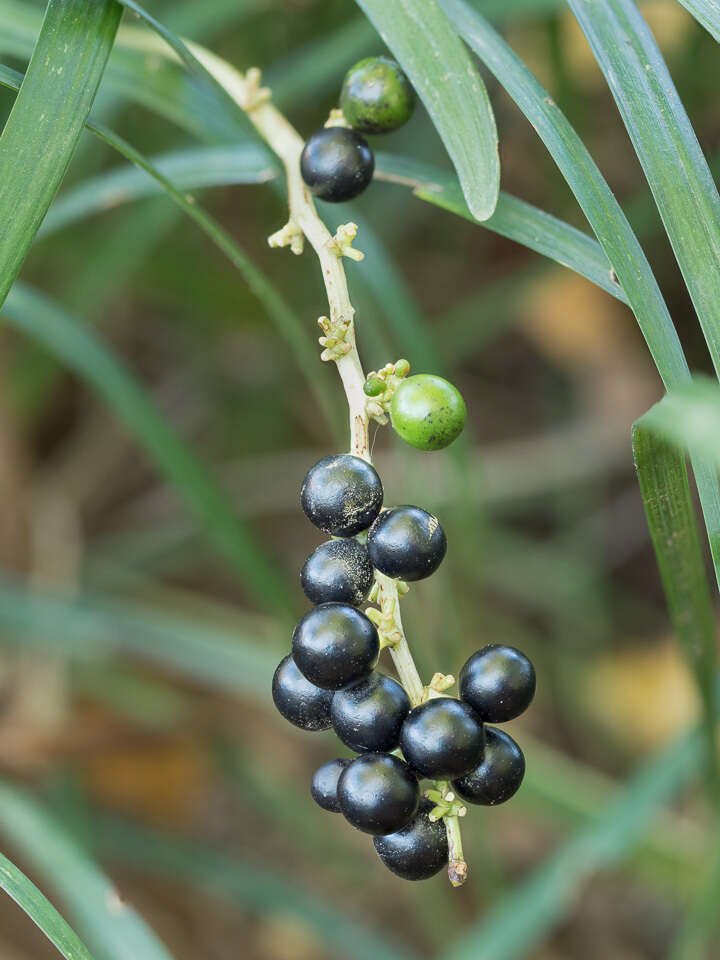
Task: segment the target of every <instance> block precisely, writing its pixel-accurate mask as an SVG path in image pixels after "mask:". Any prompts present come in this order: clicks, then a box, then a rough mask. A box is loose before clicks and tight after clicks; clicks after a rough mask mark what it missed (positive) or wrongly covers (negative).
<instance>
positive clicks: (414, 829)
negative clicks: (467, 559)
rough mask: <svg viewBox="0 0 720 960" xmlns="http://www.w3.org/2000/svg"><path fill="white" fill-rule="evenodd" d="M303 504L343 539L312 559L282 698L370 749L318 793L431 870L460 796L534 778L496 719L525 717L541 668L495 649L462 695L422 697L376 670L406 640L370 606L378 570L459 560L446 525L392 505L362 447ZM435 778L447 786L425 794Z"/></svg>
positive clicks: (321, 465)
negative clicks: (381, 626)
mask: <svg viewBox="0 0 720 960" xmlns="http://www.w3.org/2000/svg"><path fill="white" fill-rule="evenodd" d="M301 503H302V507H303V510H304V511H305V514H306V515H307V517H308V518H309V519H310V520H311V521H312V522H313V523H314V524H315V526H317V527H319V528H320V529H321V530H322V531H323V532H324V533H326V534H329V535H331V536H332V537H335V538H338V539H333V540H328V541H327V542H326V543H323V544H322V545H321V546H319V547H318V548H317V549H316V550H315V551H314V552H313V553H312V554H311V555H310V557H309V558H308V560H307V561H306V563H305V565H304V567H303V570H302V574H301V583H302V587H303V590H304V591H305V594H306V595H307V597H308V599H309V600H310V601H311V602H312V603H313V604H314V606H313V607H312V609H311V610H310V611H309V612H308V613H306V614H305V616H303V617H302V619H301V620H300V621H299V623H298V624H297V626H296V627H295V630H294V632H293V637H292V652H291V653H290V654H289V655H288V656H286V657H285V658H284V659H283V660H282V661H281V663H280V664H279V666H278V668H277V670H276V671H275V676H274V678H273V686H272V693H273V700H274V702H275V705H276V706H277V708H278V710H279V711H280V713H281V714H282V715H283V716H284V717H285V718H286V719H287V720H289V721H290V722H291V723H293V724H295V725H296V726H297V727H300V728H301V729H303V730H325V729H328V728H329V727H332V728H333V729H334V731H335V733H336V734H337V736H338V737H339V739H340V740H341V741H342V743H343V744H345V746H346V747H349V748H350V750H352V751H353V752H354V753H355V754H357V756H355V757H354V758H353V759H345V758H337V759H334V760H330V761H329V762H328V763H326V764H324V765H323V766H322V767H320V769H319V770H317V771H316V773H315V774H314V776H313V779H312V788H311V792H312V796H313V798H314V799H315V801H316V802H317V803H318V804H319V805H320V806H321V807H323V808H324V809H325V810H329V811H331V812H334V813H342V814H343V815H344V817H345V818H346V819H347V820H348V821H349V822H350V823H351V824H352V825H353V826H354V827H356V828H357V829H358V830H361V831H363V832H365V833H368V834H371V835H372V836H373V837H374V844H375V849H376V850H377V853H378V855H379V857H380V859H381V860H382V862H383V863H385V864H386V866H387V867H388V868H389V869H390V870H392V871H393V872H394V873H396V874H397V875H398V876H401V877H404V878H405V879H408V880H421V879H425V878H427V877H431V876H433V874H435V873H437V872H438V871H439V870H440V869H442V867H443V866H444V865H445V864H446V863H447V862H448V840H447V833H446V828H445V824H444V822H443V817H446V816H457V815H458V814H460V813H462V812H463V811H464V808H463V807H462V806H461V804H460V803H459V801H457V799H456V795H457V796H458V797H460V798H462V800H463V801H465V802H467V803H474V804H485V805H494V804H498V803H502V802H504V801H505V800H508V799H509V798H510V797H511V796H512V795H513V794H514V793H515V791H516V790H517V789H518V787H519V786H520V782H521V781H522V778H523V774H524V770H525V761H524V757H523V754H522V752H521V750H520V748H519V747H518V745H517V744H516V743H515V741H514V740H513V739H512V738H511V737H509V736H508V735H507V734H506V733H504V732H502V731H501V730H498V729H496V728H495V727H491V726H486V724H488V723H504V722H506V721H507V720H512V719H513V718H514V717H517V716H518V715H519V714H520V713H522V711H523V710H525V708H526V707H527V706H528V705H529V703H530V701H531V700H532V697H533V694H534V692H535V673H534V670H533V667H532V664H531V663H530V661H529V660H528V659H527V657H525V656H524V655H523V654H522V653H520V652H519V651H518V650H515V649H513V648H512V647H507V646H500V645H491V646H487V647H484V648H483V649H481V650H478V651H477V652H476V653H474V654H473V656H471V657H470V659H469V660H468V661H467V662H466V663H465V665H464V666H463V668H462V670H461V672H460V679H459V688H460V698H459V699H455V698H452V697H449V696H444V695H439V694H438V692H437V691H436V690H433V689H429V688H426V690H425V698H424V700H423V701H422V702H420V703H416V704H413V703H411V701H410V698H409V697H408V694H407V693H406V691H405V689H404V688H403V687H402V686H401V685H400V684H399V683H398V682H397V681H396V680H393V679H392V678H391V677H389V676H386V675H385V674H382V673H379V672H377V671H376V669H375V668H376V666H377V662H378V657H379V654H380V650H381V647H382V646H384V645H391V644H392V642H393V641H392V639H390V638H388V636H387V635H386V633H385V632H384V631H381V633H378V629H377V627H376V625H375V622H373V618H372V616H373V615H374V614H377V611H376V610H374V609H369V610H368V613H370V614H371V616H367V615H366V614H365V613H363V612H361V610H360V609H358V608H359V607H360V606H361V605H362V604H364V603H366V602H367V601H368V600H370V601H372V600H373V599H374V596H375V593H374V587H373V584H374V580H375V571H379V572H380V573H381V574H384V575H385V576H387V577H391V578H394V579H397V580H402V581H415V580H421V579H424V578H425V577H428V576H430V574H432V573H433V572H434V571H435V570H436V569H437V568H438V566H439V565H440V563H441V562H442V560H443V557H444V556H445V550H446V546H447V544H446V538H445V533H444V531H443V529H442V527H441V526H440V524H439V522H438V521H437V519H436V518H435V517H433V516H432V515H431V514H429V513H427V512H426V511H425V510H422V509H420V508H419V507H415V506H398V507H392V508H390V509H385V510H383V509H382V503H383V488H382V483H381V481H380V477H379V476H378V474H377V472H376V471H375V469H374V468H373V467H372V466H371V464H369V463H367V462H366V461H364V460H362V459H360V458H359V457H355V456H352V455H350V454H343V455H337V456H329V457H325V458H323V459H322V460H320V461H318V463H316V464H315V466H313V467H312V468H311V469H310V471H309V472H308V474H307V476H306V477H305V480H304V482H303V486H302V491H301ZM374 619H375V620H376V622H379V620H378V618H377V617H375V618H374ZM424 778H427V779H430V780H434V781H436V784H435V786H434V787H433V788H431V789H429V790H427V791H426V792H425V795H424V796H421V792H420V787H419V781H420V780H422V779H424ZM453 791H454V792H453Z"/></svg>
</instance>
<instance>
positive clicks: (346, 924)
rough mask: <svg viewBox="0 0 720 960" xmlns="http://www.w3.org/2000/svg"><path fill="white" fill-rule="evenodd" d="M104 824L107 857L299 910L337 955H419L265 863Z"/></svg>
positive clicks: (236, 898)
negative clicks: (353, 917) (280, 874)
mask: <svg viewBox="0 0 720 960" xmlns="http://www.w3.org/2000/svg"><path fill="white" fill-rule="evenodd" d="M98 827H99V829H98V841H99V843H100V845H101V849H102V851H103V853H104V854H105V855H107V856H111V857H113V859H116V860H118V861H119V862H121V863H123V864H127V865H129V866H132V867H135V868H136V869H140V870H142V872H143V873H146V872H147V871H150V872H152V873H155V874H159V875H160V876H161V877H174V878H178V877H180V878H182V880H183V881H184V882H185V883H187V884H189V885H190V886H191V887H192V888H194V889H196V890H199V891H202V892H204V893H210V894H214V895H215V896H218V897H221V898H223V899H226V900H228V901H229V902H231V903H237V904H240V905H242V906H243V907H246V908H250V909H252V910H253V911H260V912H261V913H265V914H271V915H272V914H274V913H278V914H283V915H287V914H288V913H290V914H293V915H295V916H297V917H298V918H299V919H300V920H301V921H302V922H303V923H305V924H307V925H308V926H309V927H310V928H311V929H312V931H313V933H314V934H315V935H316V936H317V937H318V938H319V939H320V941H321V942H323V943H324V944H326V945H327V947H328V948H329V950H330V953H331V955H332V956H337V957H343V958H347V960H414V958H416V954H414V953H411V952H410V951H409V950H408V949H406V948H404V947H401V946H400V945H399V944H395V943H393V942H392V941H391V940H390V939H389V938H387V937H381V936H380V935H379V934H377V933H375V932H374V931H373V929H372V924H371V923H370V922H368V920H367V918H363V919H362V920H360V919H358V920H354V919H351V918H350V917H346V916H345V915H344V914H343V913H341V912H340V911H339V910H337V909H335V908H334V907H332V906H330V905H327V904H326V903H325V900H324V899H322V900H321V899H318V898H316V897H314V896H313V895H312V894H311V893H309V892H308V891H307V890H306V889H304V887H303V886H302V885H300V884H296V883H294V882H293V881H292V879H290V878H289V877H285V876H283V877H280V876H277V875H275V874H273V873H272V872H271V871H269V870H268V869H267V868H266V867H264V866H262V865H261V864H259V863H249V862H247V861H244V860H240V859H237V858H233V857H230V856H228V855H227V854H224V853H220V852H217V851H215V850H212V849H211V848H208V847H204V846H202V845H200V844H197V843H191V842H188V841H183V840H180V839H176V838H172V837H166V836H163V835H162V834H161V833H157V832H151V831H149V830H142V829H139V828H137V827H134V826H131V825H130V824H125V823H121V822H119V821H117V820H111V819H109V818H102V819H101V820H99V822H98Z"/></svg>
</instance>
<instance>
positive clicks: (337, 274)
mask: <svg viewBox="0 0 720 960" xmlns="http://www.w3.org/2000/svg"><path fill="white" fill-rule="evenodd" d="M188 46H189V47H190V49H191V51H192V53H193V54H194V56H195V57H196V58H197V59H198V60H199V61H200V62H201V63H202V64H203V66H204V67H205V68H206V69H207V70H208V71H209V72H210V73H211V74H212V75H213V76H214V77H215V79H216V80H217V81H218V82H219V83H220V84H222V86H223V87H224V88H225V89H226V91H227V92H228V93H229V94H230V96H231V97H233V99H234V100H235V101H236V102H237V103H238V104H239V105H240V106H241V107H242V108H243V109H244V110H245V111H246V113H247V115H248V117H249V118H250V120H251V121H252V123H253V124H254V126H255V127H256V129H257V130H258V132H259V133H260V135H261V136H262V137H263V139H264V140H265V141H266V143H267V144H268V146H269V147H270V148H271V149H272V150H273V152H274V153H275V154H276V155H277V156H278V157H279V158H280V160H281V162H282V164H283V167H284V168H285V175H286V179H287V190H288V206H289V215H290V216H289V220H288V223H287V224H286V225H285V227H283V228H282V230H279V231H278V232H277V233H275V234H273V235H272V236H271V237H270V238H269V242H270V245H271V246H289V247H290V249H291V251H292V252H293V253H295V254H300V253H302V251H303V247H304V238H307V240H308V241H309V242H310V245H311V246H312V248H313V249H314V251H315V253H316V255H317V257H318V259H319V261H320V267H321V270H322V275H323V281H324V283H325V290H326V293H327V298H328V305H329V308H330V315H329V317H327V318H326V317H321V318H320V321H319V322H320V325H321V327H322V329H323V331H324V333H326V334H327V336H326V337H323V338H322V341H323V345H324V346H326V349H325V350H324V351H323V355H322V357H323V359H326V360H330V359H332V360H334V361H335V363H336V365H337V369H338V373H339V374H340V379H341V380H342V384H343V388H344V390H345V395H346V397H347V403H348V412H349V422H350V453H352V454H354V455H355V456H358V457H361V458H362V459H364V460H366V461H367V462H368V463H370V462H371V456H370V447H369V442H368V423H369V418H368V413H367V408H366V403H367V397H366V395H365V392H364V390H363V386H364V384H365V374H364V372H363V368H362V364H361V362H360V357H359V355H358V351H357V345H356V342H355V325H354V319H353V318H354V315H355V311H354V308H353V306H352V303H351V302H350V295H349V293H348V288H347V280H346V277H345V270H344V267H343V263H342V258H343V256H350V257H351V259H355V260H357V259H361V256H360V255H358V252H357V251H356V250H354V249H353V248H352V240H353V238H354V235H355V230H354V228H353V227H352V226H351V225H349V224H348V225H346V226H345V227H341V228H340V229H339V230H338V232H337V234H336V235H335V236H334V237H333V235H332V234H331V233H330V231H329V230H328V229H327V227H326V226H325V224H324V223H323V221H322V220H321V219H320V217H319V216H318V214H317V210H316V209H315V204H314V202H313V200H312V197H311V196H310V194H309V193H308V190H307V188H306V186H305V184H304V183H303V180H302V177H301V173H300V155H301V153H302V151H303V147H304V142H303V140H302V138H301V137H300V135H299V134H298V133H297V131H296V130H295V129H294V127H293V126H292V125H291V124H290V123H289V122H288V121H287V119H286V118H285V117H284V116H283V114H282V113H280V111H279V110H277V108H276V107H274V106H273V105H272V103H270V91H269V90H267V89H265V88H262V87H261V86H260V73H259V71H258V70H255V69H252V70H249V71H248V72H247V73H246V74H245V75H243V74H241V73H240V72H239V71H237V70H235V69H234V68H233V67H232V66H231V65H230V64H228V63H226V62H225V61H223V60H221V59H220V58H218V57H216V56H215V55H214V54H212V53H210V52H209V51H208V50H205V49H204V48H202V47H198V46H197V45H195V44H189V45H188ZM376 579H377V583H378V601H379V604H380V607H381V611H387V613H388V615H389V617H390V618H391V621H392V628H391V630H390V631H389V634H390V636H391V640H390V642H389V644H388V645H389V647H390V655H391V657H392V659H393V663H394V665H395V669H396V670H397V673H398V677H399V679H400V682H401V683H402V685H403V687H404V688H405V690H406V692H407V694H408V696H409V698H410V701H411V703H412V705H413V706H417V705H418V704H420V703H422V702H423V700H424V699H425V688H424V686H423V683H422V680H421V678H420V674H419V673H418V670H417V667H416V665H415V661H414V659H413V656H412V653H411V651H410V646H409V644H408V642H407V638H406V636H405V632H404V630H403V625H402V619H401V615H400V600H399V596H398V588H397V583H396V581H394V580H392V579H390V578H389V577H386V576H384V575H383V574H381V573H379V572H378V573H377V574H376ZM429 692H430V693H431V692H432V691H429ZM444 820H445V826H446V830H447V838H448V847H449V852H450V857H449V861H448V875H449V877H450V882H451V883H452V885H453V886H460V885H461V884H462V883H464V882H465V879H466V877H467V864H466V863H465V860H464V858H463V853H462V840H461V836H460V824H459V821H458V818H457V816H446V817H445V818H444Z"/></svg>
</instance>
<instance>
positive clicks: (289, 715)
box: [272, 654, 333, 730]
mask: <svg viewBox="0 0 720 960" xmlns="http://www.w3.org/2000/svg"><path fill="white" fill-rule="evenodd" d="M272 698H273V701H274V703H275V706H276V707H277V708H278V710H279V711H280V713H281V714H282V715H283V716H284V717H285V719H286V720H289V721H290V723H292V724H294V725H295V726H296V727H300V729H301V730H327V728H328V727H329V726H330V704H331V703H332V698H333V694H332V691H331V690H322V689H321V688H320V687H316V686H315V684H314V683H310V681H309V680H308V679H306V677H304V676H303V674H302V673H300V671H299V670H298V668H297V665H296V663H295V661H294V660H293V658H292V657H291V656H290V654H288V656H287V657H285V658H284V659H283V660H281V661H280V663H279V664H278V666H277V669H276V670H275V675H274V676H273V681H272Z"/></svg>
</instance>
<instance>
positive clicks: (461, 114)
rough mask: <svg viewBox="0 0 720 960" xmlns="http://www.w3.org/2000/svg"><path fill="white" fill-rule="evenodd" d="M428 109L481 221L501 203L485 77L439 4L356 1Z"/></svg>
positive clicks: (422, 0)
mask: <svg viewBox="0 0 720 960" xmlns="http://www.w3.org/2000/svg"><path fill="white" fill-rule="evenodd" d="M357 3H358V6H359V7H360V8H361V9H362V10H363V12H364V13H365V15H366V16H367V17H368V19H369V20H370V21H371V22H372V23H373V25H374V26H375V28H376V29H377V31H378V33H379V34H380V36H381V37H382V38H383V41H384V42H385V43H386V44H387V46H388V47H389V48H390V50H392V52H393V54H394V55H395V56H396V57H397V59H398V61H399V62H400V64H401V66H402V68H403V70H404V71H405V73H407V75H408V77H409V78H410V80H411V82H412V84H413V86H414V87H415V90H416V91H417V93H418V96H419V97H420V99H421V100H422V101H423V103H424V104H425V107H426V109H427V111H428V113H429V114H430V118H431V120H432V121H433V123H434V125H435V128H436V129H437V131H438V133H439V134H440V138H441V139H442V141H443V143H444V145H445V147H446V149H447V151H448V153H449V155H450V158H451V160H452V161H453V165H454V167H455V169H456V170H457V173H458V178H459V180H460V184H461V186H462V190H463V194H464V195H465V199H466V201H467V205H468V207H469V208H470V210H471V212H472V215H473V216H474V217H475V219H476V220H481V221H482V220H487V218H488V217H490V216H491V215H492V213H493V211H494V209H495V206H496V204H497V198H498V192H499V190H500V160H499V155H498V139H497V130H496V127H495V118H494V115H493V112H492V107H491V105H490V100H489V97H488V95H487V90H486V89H485V85H484V83H483V82H482V80H481V78H480V75H479V74H478V72H477V71H476V70H475V67H474V66H473V64H472V61H471V60H470V57H469V55H468V53H467V50H466V49H465V47H464V46H463V44H462V43H461V41H460V40H459V39H458V37H457V35H456V33H455V31H454V30H453V28H452V26H451V24H450V23H449V21H448V19H447V17H446V16H445V14H444V13H443V12H442V10H441V9H440V7H439V6H438V4H437V3H436V2H435V0H396V2H395V3H387V0H357Z"/></svg>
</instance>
